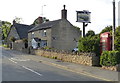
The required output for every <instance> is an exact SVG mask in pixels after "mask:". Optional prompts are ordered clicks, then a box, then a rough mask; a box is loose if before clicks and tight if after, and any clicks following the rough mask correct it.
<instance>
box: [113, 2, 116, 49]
mask: <svg viewBox="0 0 120 83" xmlns="http://www.w3.org/2000/svg"><path fill="white" fill-rule="evenodd" d="M115 21H116V18H115V0H113V27H112V50H115V46H114V41H115Z"/></svg>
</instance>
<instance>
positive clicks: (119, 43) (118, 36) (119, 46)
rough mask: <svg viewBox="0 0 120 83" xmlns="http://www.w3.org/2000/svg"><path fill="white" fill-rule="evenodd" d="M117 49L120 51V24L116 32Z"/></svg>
mask: <svg viewBox="0 0 120 83" xmlns="http://www.w3.org/2000/svg"><path fill="white" fill-rule="evenodd" d="M115 49H116V50H118V51H119V52H120V26H119V27H117V28H116V32H115Z"/></svg>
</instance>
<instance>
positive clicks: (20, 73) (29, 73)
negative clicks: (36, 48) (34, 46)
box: [2, 49, 102, 81]
mask: <svg viewBox="0 0 120 83" xmlns="http://www.w3.org/2000/svg"><path fill="white" fill-rule="evenodd" d="M24 56H34V55H25V54H24V55H23V54H21V53H18V52H17V51H12V50H7V49H2V81H102V80H100V79H97V78H93V77H90V76H86V75H83V74H78V73H75V72H70V71H67V70H64V69H62V68H58V67H55V66H51V65H50V64H44V63H42V62H37V61H33V60H31V59H30V58H29V57H28V58H24Z"/></svg>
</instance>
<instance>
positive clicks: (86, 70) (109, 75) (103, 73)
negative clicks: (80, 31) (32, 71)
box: [12, 50, 120, 83]
mask: <svg viewBox="0 0 120 83" xmlns="http://www.w3.org/2000/svg"><path fill="white" fill-rule="evenodd" d="M12 51H14V50H12ZM17 52H19V51H17ZM19 53H20V55H21V56H22V57H24V58H27V59H28V58H29V59H30V60H33V61H37V62H39V63H44V64H47V65H51V66H55V67H57V68H60V69H64V70H67V71H71V72H75V73H78V74H83V75H86V76H90V77H94V78H97V79H101V80H104V81H118V80H119V79H120V77H119V75H120V72H116V71H111V70H105V69H102V68H101V67H91V66H86V65H81V64H74V63H69V62H62V61H60V60H56V59H50V58H46V57H43V56H38V55H30V54H25V53H21V52H19ZM117 83H118V82H117Z"/></svg>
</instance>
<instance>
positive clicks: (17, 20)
mask: <svg viewBox="0 0 120 83" xmlns="http://www.w3.org/2000/svg"><path fill="white" fill-rule="evenodd" d="M14 20H15V22H16V23H21V22H22V18H19V17H15V19H14Z"/></svg>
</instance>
